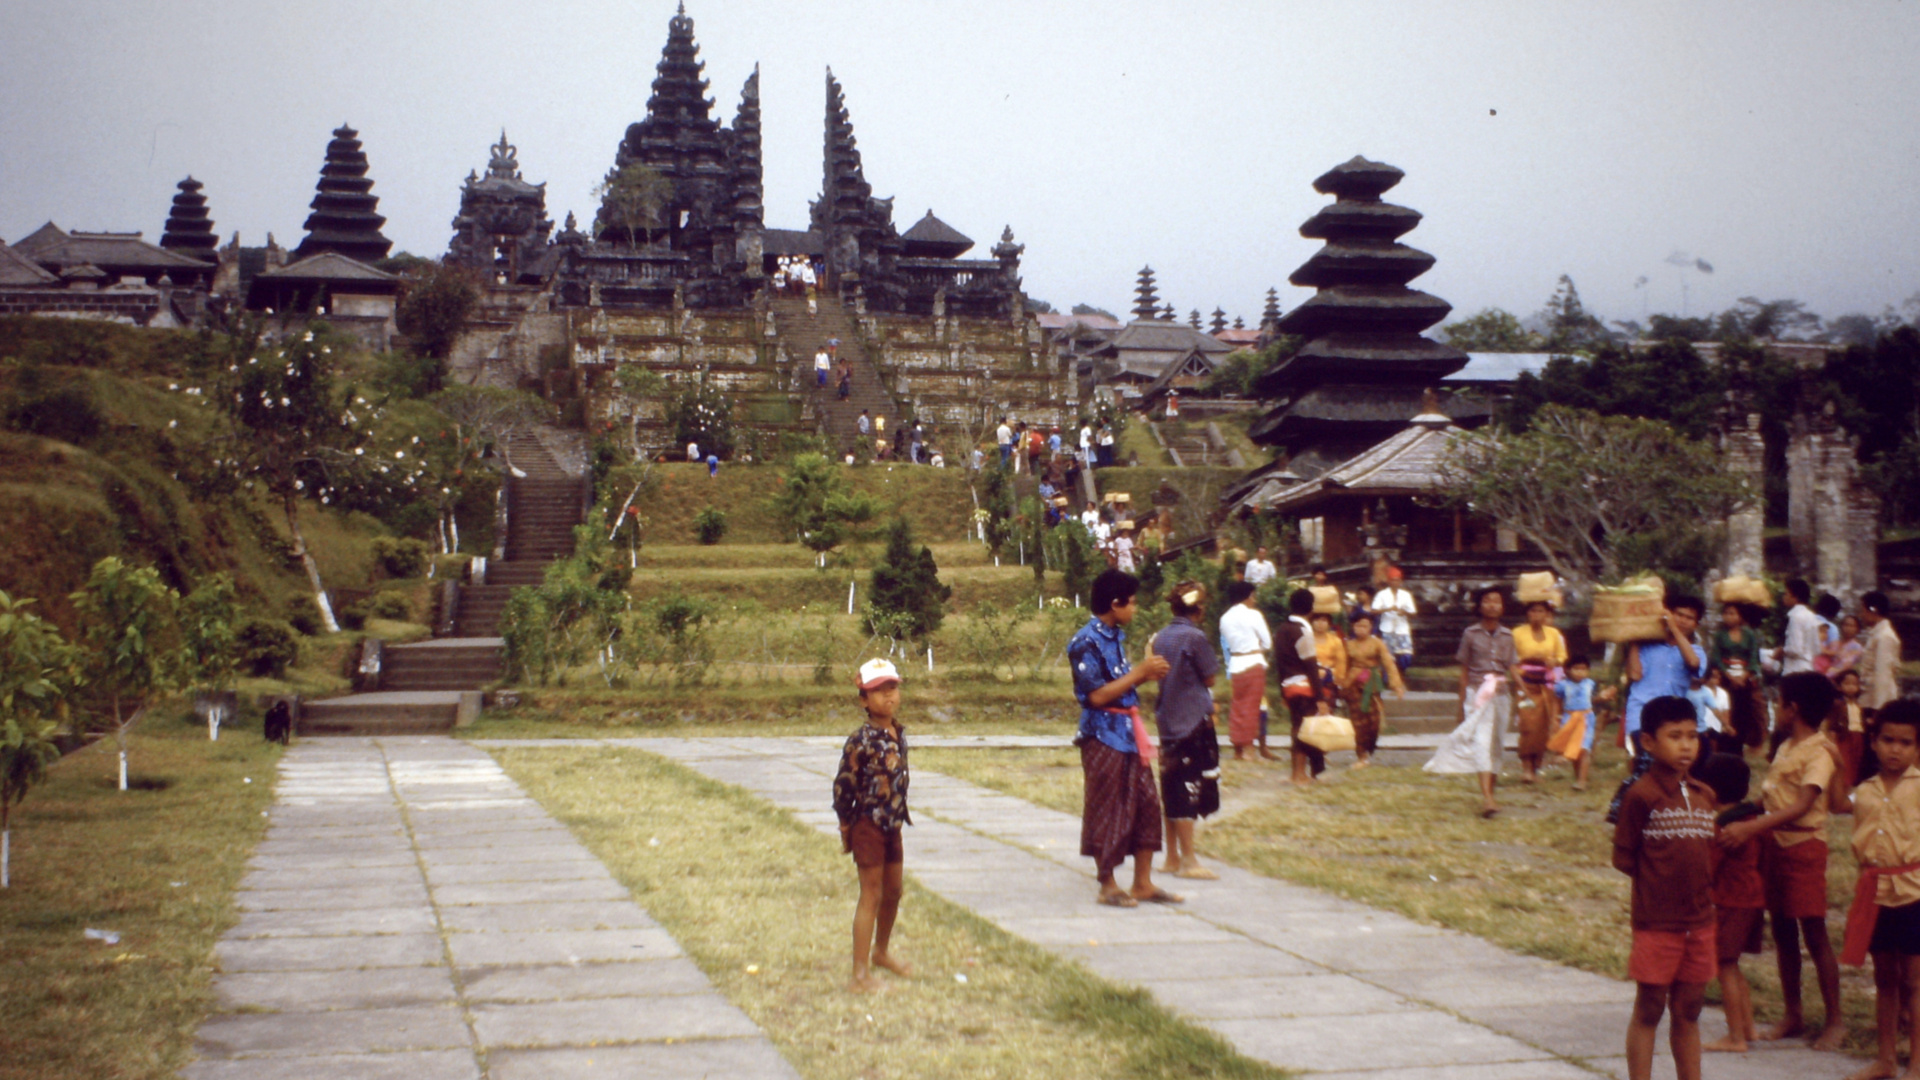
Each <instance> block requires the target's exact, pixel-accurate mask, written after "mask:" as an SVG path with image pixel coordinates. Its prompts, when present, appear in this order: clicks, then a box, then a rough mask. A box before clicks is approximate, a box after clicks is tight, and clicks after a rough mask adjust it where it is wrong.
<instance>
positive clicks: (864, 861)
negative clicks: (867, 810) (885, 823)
mask: <svg viewBox="0 0 1920 1080" xmlns="http://www.w3.org/2000/svg"><path fill="white" fill-rule="evenodd" d="M847 850H848V851H851V852H853V865H855V866H858V867H862V868H865V867H869V866H892V865H895V864H898V863H903V862H905V861H906V849H905V848H904V847H903V846H902V845H901V843H900V830H899V829H882V828H881V827H880V826H878V825H875V824H874V823H873V822H872V821H871V820H870V819H868V818H861V819H860V820H859V821H856V822H854V823H853V828H852V830H850V831H849V833H848V835H847Z"/></svg>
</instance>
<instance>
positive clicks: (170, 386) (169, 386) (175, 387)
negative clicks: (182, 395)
mask: <svg viewBox="0 0 1920 1080" xmlns="http://www.w3.org/2000/svg"><path fill="white" fill-rule="evenodd" d="M167 389H169V390H178V389H180V387H179V385H178V384H176V383H168V384H167Z"/></svg>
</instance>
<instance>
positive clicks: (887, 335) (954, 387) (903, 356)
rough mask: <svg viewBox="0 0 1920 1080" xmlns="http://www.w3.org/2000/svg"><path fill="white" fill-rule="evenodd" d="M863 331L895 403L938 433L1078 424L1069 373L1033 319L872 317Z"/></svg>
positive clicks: (869, 353) (864, 320)
mask: <svg viewBox="0 0 1920 1080" xmlns="http://www.w3.org/2000/svg"><path fill="white" fill-rule="evenodd" d="M861 328H862V331H863V332H864V333H865V334H866V335H867V337H868V349H867V352H868V355H869V357H871V358H872V359H873V360H874V362H875V364H876V366H877V367H878V368H879V369H880V372H881V376H882V377H883V378H885V379H886V380H887V382H888V386H889V389H891V390H892V392H893V394H894V396H895V397H896V398H898V399H900V400H901V401H903V402H906V403H909V404H910V405H911V406H912V408H913V411H914V414H915V415H916V416H919V417H921V418H922V419H924V420H927V421H929V422H931V423H933V424H935V425H937V426H939V427H943V428H952V429H958V430H963V431H968V432H981V433H984V432H990V431H991V428H992V424H993V423H997V422H998V418H999V417H1000V416H1002V415H1011V416H1013V417H1014V418H1015V419H1019V420H1025V421H1027V422H1028V423H1032V424H1042V425H1047V426H1052V425H1059V426H1061V427H1062V428H1063V429H1064V428H1065V427H1066V426H1067V425H1069V424H1072V423H1073V422H1075V420H1076V419H1077V418H1078V415H1079V412H1078V401H1077V398H1076V394H1075V387H1074V381H1073V379H1072V377H1071V372H1069V371H1067V370H1065V369H1064V368H1063V367H1062V366H1061V363H1060V360H1059V358H1058V357H1057V356H1056V355H1054V354H1053V353H1051V352H1049V351H1048V350H1046V349H1045V347H1044V342H1043V338H1042V334H1041V332H1040V329H1039V323H1038V322H1037V321H1036V320H1034V319H1033V318H1032V317H1031V316H1027V317H1023V318H1020V319H1018V320H1013V319H989V318H975V317H969V316H960V315H946V316H914V315H867V316H865V317H863V318H862V319H861Z"/></svg>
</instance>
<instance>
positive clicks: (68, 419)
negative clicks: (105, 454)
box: [5, 365, 106, 446]
mask: <svg viewBox="0 0 1920 1080" xmlns="http://www.w3.org/2000/svg"><path fill="white" fill-rule="evenodd" d="M5 408H6V416H5V420H6V426H7V427H9V428H11V429H13V430H14V431H24V432H28V433H30V434H34V435H39V436H41V437H43V438H48V439H58V440H60V441H61V442H68V443H73V444H74V445H76V446H79V445H84V444H86V443H88V442H90V441H92V440H93V439H95V438H97V437H98V436H99V434H100V432H101V431H102V430H104V429H105V428H106V419H105V418H104V417H103V416H101V414H100V406H99V405H98V404H97V403H95V401H94V399H93V390H92V388H91V387H89V386H88V385H87V383H86V382H85V381H84V377H82V378H73V377H71V376H66V375H60V376H55V375H53V374H51V373H49V372H48V371H47V370H46V369H45V368H42V367H40V366H38V365H34V366H31V367H26V368H22V369H21V370H20V372H19V374H17V375H16V376H14V386H13V393H12V394H10V395H8V400H7V402H6V405H5Z"/></svg>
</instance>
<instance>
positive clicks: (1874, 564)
mask: <svg viewBox="0 0 1920 1080" xmlns="http://www.w3.org/2000/svg"><path fill="white" fill-rule="evenodd" d="M1851 496H1852V497H1851V498H1849V499H1848V500H1847V518H1848V528H1847V531H1848V532H1849V533H1850V534H1852V536H1853V551H1852V556H1851V562H1852V570H1853V587H1854V588H1855V589H1856V590H1858V591H1857V592H1855V593H1854V594H1853V595H1852V596H1849V597H1847V598H1846V599H1848V600H1849V601H1851V600H1856V599H1858V598H1859V597H1860V596H1861V595H1862V594H1864V593H1867V592H1870V591H1872V590H1874V589H1877V588H1879V587H1880V496H1878V495H1876V494H1874V491H1873V489H1872V488H1870V487H1868V486H1867V485H1866V484H1864V483H1861V482H1860V481H1858V480H1855V482H1854V485H1853V491H1852V492H1851Z"/></svg>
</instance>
